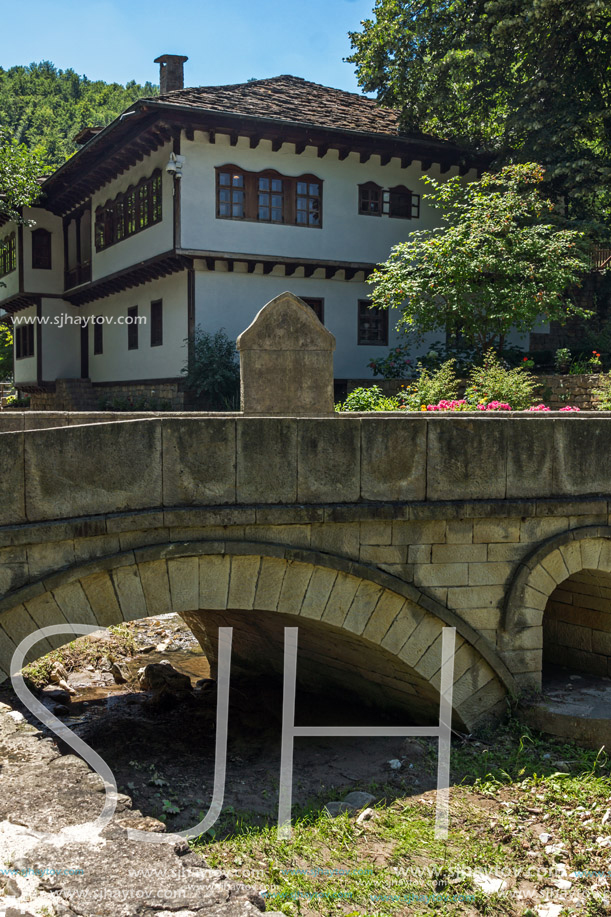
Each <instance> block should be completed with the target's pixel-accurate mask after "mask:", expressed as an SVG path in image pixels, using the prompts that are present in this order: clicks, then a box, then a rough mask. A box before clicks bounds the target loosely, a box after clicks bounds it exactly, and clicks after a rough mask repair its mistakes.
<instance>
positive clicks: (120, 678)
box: [110, 662, 128, 685]
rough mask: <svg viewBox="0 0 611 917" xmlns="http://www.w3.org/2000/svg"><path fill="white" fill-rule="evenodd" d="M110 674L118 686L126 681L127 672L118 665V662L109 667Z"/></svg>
mask: <svg viewBox="0 0 611 917" xmlns="http://www.w3.org/2000/svg"><path fill="white" fill-rule="evenodd" d="M110 674H111V675H112V677H113V678H114V680H115V683H116V684H118V685H124V684H125V683H126V682H127V681H128V674H127V670H126V669H125V668H124V667H123V666H121V665H119V663H118V662H113V664H112V665H111V667H110Z"/></svg>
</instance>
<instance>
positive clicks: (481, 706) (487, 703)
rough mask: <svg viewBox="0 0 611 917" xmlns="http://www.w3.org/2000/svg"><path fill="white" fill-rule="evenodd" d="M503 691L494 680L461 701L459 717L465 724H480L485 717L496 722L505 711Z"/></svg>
mask: <svg viewBox="0 0 611 917" xmlns="http://www.w3.org/2000/svg"><path fill="white" fill-rule="evenodd" d="M505 694H506V692H505V689H504V688H503V686H502V685H501V684H500V682H499V681H497V680H496V679H495V678H494V679H491V680H490V681H489V682H488V683H487V684H485V685H484V686H483V687H482V688H480V689H479V691H476V692H475V693H474V694H472V695H471V696H470V697H469V698H468V699H466V700H464V701H462V703H461V707H460V713H461V716H462V717H463V718H464V719H465V721H466V722H467V723H478V722H481V721H482V720H483V719H484V718H485V717H487V716H489V717H490V719H495V720H498V719H499V718H500V717H501V716H502V714H503V712H504V710H505Z"/></svg>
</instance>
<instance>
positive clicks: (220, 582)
mask: <svg viewBox="0 0 611 917" xmlns="http://www.w3.org/2000/svg"><path fill="white" fill-rule="evenodd" d="M230 572H231V557H229V556H227V555H221V554H216V555H215V554H211V555H209V556H203V557H202V556H200V558H199V606H200V608H201V609H202V610H203V611H207V610H210V611H213V610H222V609H225V608H227V607H228V604H227V596H228V594H229V577H230Z"/></svg>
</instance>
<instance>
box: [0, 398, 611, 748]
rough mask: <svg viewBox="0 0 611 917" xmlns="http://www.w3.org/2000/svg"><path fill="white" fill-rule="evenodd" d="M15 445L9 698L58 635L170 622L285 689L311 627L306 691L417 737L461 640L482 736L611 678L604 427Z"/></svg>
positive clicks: (3, 606)
mask: <svg viewBox="0 0 611 917" xmlns="http://www.w3.org/2000/svg"><path fill="white" fill-rule="evenodd" d="M0 430H3V431H4V432H2V433H0V462H1V466H2V469H3V496H2V501H1V503H0V596H1V599H0V669H1V674H2V677H6V675H7V672H8V670H9V660H10V657H11V654H12V652H13V650H14V648H15V646H16V644H17V643H18V642H19V641H20V640H21V639H22V638H23V637H24V636H26V635H27V634H28V633H30V632H32V631H33V630H34V629H36V628H38V627H40V626H44V625H48V624H58V623H66V622H78V623H91V624H99V625H101V626H108V625H111V624H115V623H118V622H120V621H124V620H126V621H130V620H134V619H137V618H141V617H146V616H150V615H157V614H161V613H163V612H167V611H176V612H179V613H180V614H182V615H183V616H184V617H185V619H186V620H187V622H188V623H189V624H190V626H191V627H192V628H193V630H194V631H195V633H196V634H197V635H198V637H199V638H200V640H201V642H202V644H203V645H204V647H205V648H207V650H208V651H209V652H210V654H211V655H212V656H214V640H215V632H216V629H217V628H218V626H219V625H227V624H230V625H233V627H234V659H235V663H236V665H237V666H239V667H242V668H245V669H249V670H253V669H257V668H259V669H265V670H269V668H270V667H271V668H276V669H278V668H279V667H280V666H281V665H282V651H281V650H282V638H283V627H284V625H286V624H291V625H294V624H295V623H297V624H298V625H299V628H300V658H299V668H298V672H299V677H300V679H301V681H303V682H305V683H306V684H309V685H310V686H311V685H312V684H315V685H317V686H318V687H326V686H327V685H328V686H330V687H332V688H333V689H335V690H338V691H342V690H343V691H346V692H350V693H352V694H357V695H359V696H361V697H362V698H363V699H364V700H365V701H367V702H369V703H372V704H374V705H376V706H394V707H400V708H402V709H403V711H404V712H405V713H406V716H409V717H411V718H412V719H413V720H414V721H416V722H421V723H422V722H433V721H434V720H435V719H436V715H437V712H436V711H437V703H438V699H437V690H438V680H439V666H440V644H441V636H440V635H441V628H442V627H443V626H444V625H452V626H455V627H456V629H457V654H456V660H455V691H454V698H455V717H456V724H457V726H458V727H459V728H462V729H467V730H471V729H473V728H474V727H475V726H477V725H478V724H480V723H482V722H483V721H485V720H486V719H487V718H490V717H497V716H499V715H500V714H502V712H503V711H504V710H505V708H506V698H507V697H508V696H515V695H517V694H519V693H520V692H523V691H525V690H530V689H533V688H534V689H536V688H537V687H539V685H540V683H541V670H542V657H543V656H544V655H545V656H546V657H549V658H550V659H553V660H555V661H559V662H564V663H565V664H567V665H573V666H575V667H578V668H580V669H585V670H586V671H592V672H598V673H600V674H607V671H609V672H610V673H611V604H610V601H611V527H610V526H609V499H610V498H609V482H610V481H611V426H610V424H609V420H608V419H607V418H606V417H604V416H601V415H600V414H599V415H587V414H581V415H568V416H567V415H565V416H557V415H556V416H550V415H547V416H541V415H539V416H537V415H535V416H522V417H518V416H505V417H503V416H477V417H473V416H467V415H458V416H457V415H454V416H435V415H427V416H414V415H411V416H406V415H403V416H399V415H392V414H379V415H355V414H352V415H341V416H335V417H326V418H307V417H303V418H283V417H248V416H244V415H236V414H227V415H218V414H215V415H194V416H190V415H189V416H185V415H182V416H171V415H162V416H151V415H147V417H146V419H145V418H139V419H138V418H136V419H134V417H133V416H132V415H114V416H112V415H99V414H98V415H81V416H80V415H77V414H71V415H58V414H52V413H45V414H35V413H24V414H15V415H12V414H11V415H9V414H8V413H4V414H3V415H0ZM57 639H58V641H60V642H61V641H62V638H57ZM68 639H69V637H68V636H67V637H66V638H65V641H67V640H68ZM65 641H64V642H65ZM49 648H50V647H49V645H48V644H45V643H41V644H40V647H39V649H38V650H37V652H36V653H33V655H42V654H43V653H45V652H47V651H48V650H49Z"/></svg>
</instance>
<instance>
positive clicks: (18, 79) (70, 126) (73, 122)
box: [0, 61, 158, 169]
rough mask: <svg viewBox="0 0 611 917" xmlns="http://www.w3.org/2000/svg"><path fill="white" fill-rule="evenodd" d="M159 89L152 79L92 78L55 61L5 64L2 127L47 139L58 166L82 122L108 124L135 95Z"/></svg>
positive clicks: (22, 137)
mask: <svg viewBox="0 0 611 917" xmlns="http://www.w3.org/2000/svg"><path fill="white" fill-rule="evenodd" d="M157 92H158V89H157V87H156V86H154V85H153V84H152V83H145V84H144V85H141V84H139V83H136V82H135V81H134V80H132V81H131V82H129V83H128V84H127V85H126V86H122V85H121V84H120V83H104V82H103V81H102V80H89V79H87V77H86V76H79V75H78V73H75V72H74V70H58V69H57V68H56V67H55V66H54V65H53V64H52V63H51V62H50V61H42V62H41V63H39V64H30V65H29V66H27V67H21V66H19V67H11V68H10V69H9V70H4V69H3V68H2V67H0V131H3V132H5V133H6V134H8V135H9V136H13V137H14V138H15V139H16V140H17V141H18V142H20V143H25V144H27V146H28V147H30V148H33V147H36V146H38V145H42V146H43V147H44V148H45V150H46V152H47V157H46V158H47V162H48V165H49V168H50V169H52V168H56V167H57V166H59V165H61V163H62V162H64V161H65V160H66V159H67V158H68V156H71V155H72V153H74V151H75V150H76V145H75V144H74V142H73V140H72V138H73V137H74V135H75V134H76V133H78V131H79V130H80V129H81V128H83V127H93V126H95V125H102V126H103V125H106V124H108V123H109V122H110V121H112V119H113V118H116V117H117V115H119V114H120V113H121V112H122V111H124V109H126V108H127V107H128V106H129V105H130V104H131V103H132V102H133V101H134V100H135V99H138V98H142V97H143V96H151V95H156V94H157Z"/></svg>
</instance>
